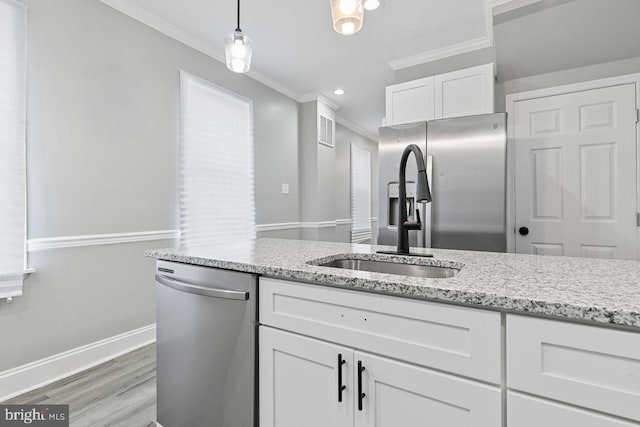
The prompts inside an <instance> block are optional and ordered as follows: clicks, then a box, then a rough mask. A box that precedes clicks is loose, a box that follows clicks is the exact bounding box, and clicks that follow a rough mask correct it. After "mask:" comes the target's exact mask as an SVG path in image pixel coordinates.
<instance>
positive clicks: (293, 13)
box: [103, 0, 489, 134]
mask: <svg viewBox="0 0 640 427" xmlns="http://www.w3.org/2000/svg"><path fill="white" fill-rule="evenodd" d="M103 1H104V2H105V3H108V4H112V5H114V4H113V3H118V5H114V7H117V8H118V9H120V10H126V9H131V8H135V9H138V8H140V9H142V10H143V11H144V13H145V14H146V16H147V18H148V17H149V16H151V17H152V20H155V21H156V22H162V21H165V23H167V24H169V25H170V26H172V27H177V28H178V29H180V31H181V32H182V33H184V34H187V35H188V38H189V39H190V40H196V41H197V43H196V44H199V45H206V46H208V47H210V49H211V50H212V51H213V52H218V58H220V57H222V56H223V55H224V39H225V37H226V36H227V35H228V34H229V33H230V32H231V31H233V29H234V28H235V13H236V9H235V8H236V2H235V1H233V0H224V1H223V0H181V1H175V0H117V1H115V0H103ZM118 6H119V7H118ZM329 6H330V3H329V0H272V1H264V0H243V1H242V13H241V18H242V22H241V27H242V30H243V31H244V32H245V33H246V34H247V35H248V36H249V37H251V38H252V39H253V42H254V53H253V60H252V70H255V71H256V72H257V73H259V75H260V76H264V77H266V80H268V81H272V82H274V83H275V84H274V86H276V87H282V88H286V91H287V92H288V93H289V94H292V95H293V96H294V97H295V98H297V99H298V100H300V99H305V98H304V95H307V94H313V93H319V94H322V95H324V96H325V97H327V98H329V99H330V100H332V101H334V102H336V103H337V104H338V105H339V106H340V108H339V109H338V115H339V116H340V117H342V118H344V119H346V120H348V121H350V122H352V123H354V124H356V125H357V126H360V127H361V128H363V129H364V130H366V131H367V132H370V133H372V134H377V128H378V126H380V125H381V120H382V118H383V117H384V88H385V86H387V85H389V84H393V83H395V79H394V71H393V69H392V68H391V66H390V65H389V62H391V61H397V60H400V59H405V58H409V59H410V60H409V61H400V62H401V63H400V64H399V65H400V66H405V65H409V64H417V63H420V62H424V61H425V60H427V59H434V58H437V57H438V55H439V54H443V51H447V50H449V48H450V47H452V46H453V47H454V48H456V47H464V46H473V45H475V44H477V43H478V42H480V43H486V42H488V40H489V38H488V34H487V33H488V30H487V27H488V25H487V0H386V1H385V4H384V6H383V7H382V8H380V9H378V10H375V11H367V12H366V13H365V19H364V26H363V29H362V30H361V31H360V32H359V33H357V34H355V35H353V36H348V37H347V36H342V35H339V34H337V33H336V32H334V31H333V28H332V25H331V11H330V7H329ZM416 55H417V57H416ZM397 66H398V63H396V65H395V67H396V68H397ZM263 80H265V79H263ZM336 88H343V89H344V90H345V91H346V94H345V95H342V96H337V95H334V94H333V91H334V90H335V89H336Z"/></svg>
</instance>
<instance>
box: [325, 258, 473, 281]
mask: <svg viewBox="0 0 640 427" xmlns="http://www.w3.org/2000/svg"><path fill="white" fill-rule="evenodd" d="M319 266H320V267H333V268H344V269H347V270H364V271H371V272H374V273H384V274H398V275H400V276H414V277H422V278H429V279H446V278H449V277H453V276H455V275H456V274H458V272H459V271H460V270H458V269H457V268H450V267H437V266H434V265H417V264H402V263H397V262H386V261H371V260H361V259H337V260H335V261H330V262H325V263H323V264H319Z"/></svg>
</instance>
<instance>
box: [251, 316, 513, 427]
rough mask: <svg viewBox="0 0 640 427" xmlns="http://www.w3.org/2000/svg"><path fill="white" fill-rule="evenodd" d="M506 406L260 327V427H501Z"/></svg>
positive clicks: (409, 370) (422, 374)
mask: <svg viewBox="0 0 640 427" xmlns="http://www.w3.org/2000/svg"><path fill="white" fill-rule="evenodd" d="M341 362H342V363H341ZM501 399H502V397H501V393H500V389H499V388H497V387H492V386H488V385H483V384H480V383H476V382H474V381H469V380H464V379H461V378H457V377H454V376H451V375H447V374H442V373H438V372H435V371H431V370H428V369H424V368H420V367H417V366H413V365H409V364H406V363H401V362H397V361H394V360H391V359H387V358H384V357H379V356H374V355H371V354H368V353H365V352H361V351H354V350H351V349H348V348H345V347H341V346H337V345H334V344H330V343H327V342H324V341H320V340H316V339H312V338H306V337H303V336H301V335H297V334H291V333H288V332H284V331H280V330H276V329H272V328H270V327H268V326H260V426H261V427H301V426H304V427H328V426H331V427H346V426H350V427H351V426H355V427H374V426H376V427H397V426H403V427H414V426H415V427H418V426H423V425H431V424H433V425H438V426H443V427H444V426H451V427H453V426H456V427H462V426H469V427H495V426H499V425H501V423H502V421H501V419H502V415H501V414H502V409H501Z"/></svg>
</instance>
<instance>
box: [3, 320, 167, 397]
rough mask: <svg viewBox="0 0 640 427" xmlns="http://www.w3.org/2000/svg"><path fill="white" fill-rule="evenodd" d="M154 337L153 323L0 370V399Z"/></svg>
mask: <svg viewBox="0 0 640 427" xmlns="http://www.w3.org/2000/svg"><path fill="white" fill-rule="evenodd" d="M155 340H156V325H155V324H153V325H148V326H144V327H142V328H138V329H134V330H132V331H129V332H125V333H123V334H120V335H116V336H113V337H110V338H106V339H103V340H100V341H96V342H94V343H91V344H87V345H84V346H82V347H77V348H74V349H72V350H68V351H65V352H63V353H59V354H55V355H53V356H49V357H46V358H44V359H40V360H36V361H35V362H31V363H27V364H26V365H22V366H18V367H17V368H13V369H9V370H8V371H4V372H0V402H3V401H5V400H7V399H11V398H12V397H15V396H19V395H21V394H24V393H27V392H29V391H31V390H34V389H36V388H40V387H43V386H45V385H47V384H51V383H52V382H55V381H58V380H60V379H62V378H65V377H68V376H70V375H74V374H76V373H78V372H82V371H84V370H85V369H89V368H91V367H93V366H96V365H99V364H101V363H104V362H106V361H108V360H111V359H113V358H114V357H118V356H120V355H122V354H125V353H128V352H130V351H133V350H135V349H137V348H140V347H144V346H145V345H147V344H151V343H153V342H155Z"/></svg>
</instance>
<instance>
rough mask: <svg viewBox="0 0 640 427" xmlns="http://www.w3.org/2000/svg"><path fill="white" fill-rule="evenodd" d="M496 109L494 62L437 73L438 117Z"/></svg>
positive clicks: (488, 111) (487, 111)
mask: <svg viewBox="0 0 640 427" xmlns="http://www.w3.org/2000/svg"><path fill="white" fill-rule="evenodd" d="M493 112H494V77H493V64H485V65H480V66H477V67H472V68H466V69H464V70H459V71H454V72H452V73H447V74H441V75H438V76H435V118H436V119H443V118H447V117H460V116H471V115H475V114H485V113H493Z"/></svg>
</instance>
